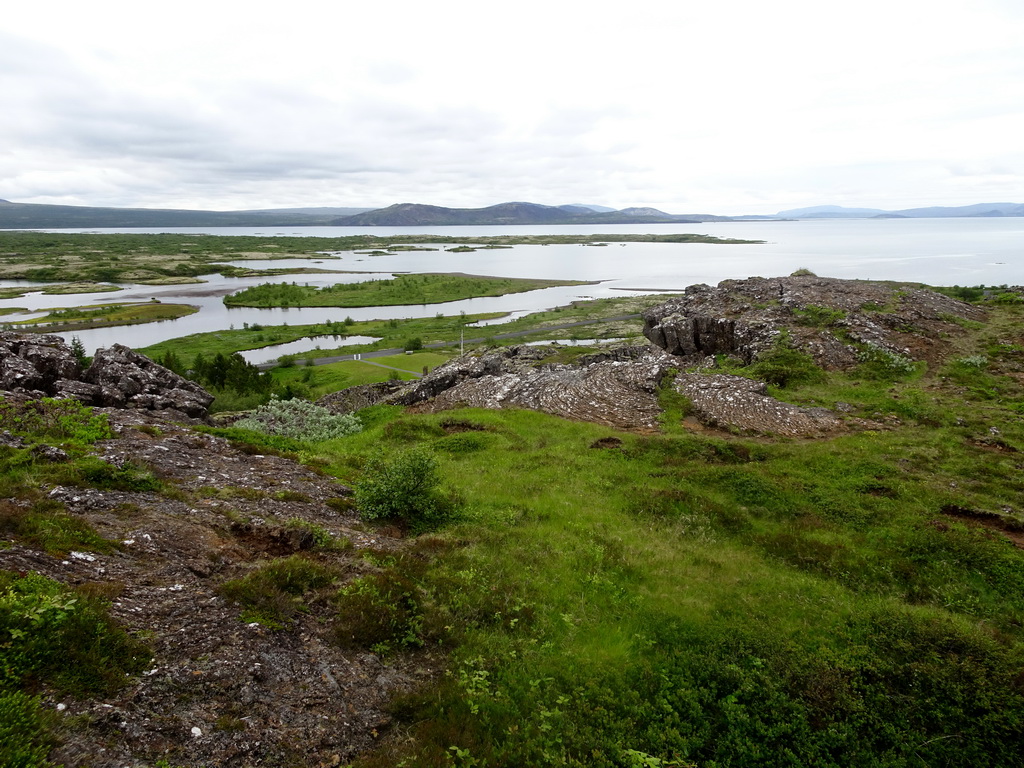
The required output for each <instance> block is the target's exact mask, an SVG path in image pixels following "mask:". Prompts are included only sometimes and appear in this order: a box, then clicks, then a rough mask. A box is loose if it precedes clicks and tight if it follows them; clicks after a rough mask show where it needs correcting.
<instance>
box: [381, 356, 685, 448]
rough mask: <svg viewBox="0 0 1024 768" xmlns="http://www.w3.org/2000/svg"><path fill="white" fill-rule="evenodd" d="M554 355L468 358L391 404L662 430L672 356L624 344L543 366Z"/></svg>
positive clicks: (446, 366) (673, 362) (437, 372)
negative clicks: (530, 413) (515, 411)
mask: <svg viewBox="0 0 1024 768" xmlns="http://www.w3.org/2000/svg"><path fill="white" fill-rule="evenodd" d="M553 354H554V351H553V350H552V349H546V348H542V347H529V346H517V347H508V348H504V349H497V350H488V351H486V352H485V353H484V354H482V355H463V356H462V357H459V358H456V359H455V360H452V361H450V362H449V363H446V364H444V365H441V366H438V368H436V369H435V370H434V371H433V372H432V373H431V374H429V375H428V376H426V377H424V378H423V379H422V380H420V381H418V382H416V383H414V384H413V385H411V386H410V387H408V388H407V389H405V390H403V391H401V392H399V393H398V394H397V395H394V396H392V397H391V398H389V399H388V401H389V402H394V403H397V404H401V405H415V404H418V403H424V405H422V406H421V408H422V409H424V410H446V409H449V408H458V407H465V406H468V407H477V408H495V409H497V408H529V409H531V410H536V411H543V412H544V413H550V414H552V415H555V416H561V417H563V418H567V419H575V420H578V421H590V422H594V423H596V424H604V425H606V426H609V427H618V428H620V429H636V428H641V429H652V428H655V427H656V426H657V424H658V417H659V416H660V414H661V406H660V405H659V403H658V396H657V390H658V385H659V384H660V383H661V380H662V378H663V377H664V376H665V374H666V372H667V371H668V370H669V369H670V368H671V367H672V366H673V365H676V364H677V361H676V360H674V359H673V358H672V357H671V356H669V355H667V354H665V353H664V352H662V351H661V350H659V349H656V348H654V347H650V346H642V347H620V348H618V349H617V350H616V351H615V352H614V353H606V354H599V355H594V356H589V357H585V358H580V359H579V360H577V362H576V363H574V364H572V365H568V364H555V363H546V362H544V361H545V359H546V358H548V357H550V356H551V355H553Z"/></svg>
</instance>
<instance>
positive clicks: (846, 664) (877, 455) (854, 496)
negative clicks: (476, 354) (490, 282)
mask: <svg viewBox="0 0 1024 768" xmlns="http://www.w3.org/2000/svg"><path fill="white" fill-rule="evenodd" d="M1011 316H1012V317H1013V320H1012V322H1010V320H1009V318H1010V317H1011ZM1021 327H1022V323H1021V317H1020V313H1019V310H1012V312H1011V311H1008V312H1006V313H1000V314H999V315H997V316H996V317H994V319H993V321H992V329H993V330H992V332H986V331H979V332H978V333H976V334H974V335H973V336H972V338H971V339H970V340H969V341H964V342H961V347H962V348H961V350H960V351H959V352H962V353H964V356H963V357H960V356H957V357H956V358H954V359H953V360H951V361H949V362H948V363H947V364H945V365H944V366H943V367H941V368H939V369H936V370H932V371H928V372H926V373H924V374H923V375H922V373H921V372H917V373H914V374H913V375H910V376H908V377H906V378H905V379H899V380H890V381H878V380H873V379H864V378H860V377H858V376H857V375H856V374H851V375H838V374H837V375H832V376H830V377H828V379H827V380H826V381H825V382H824V383H822V382H818V383H814V384H809V385H806V386H803V387H794V388H791V389H788V390H783V391H779V390H777V391H778V392H779V394H781V395H783V396H785V397H786V398H787V399H789V400H791V401H796V402H804V403H808V404H811V403H832V404H834V403H835V402H837V401H840V400H841V401H842V402H845V403H847V404H848V405H849V406H850V407H852V408H853V409H854V410H853V413H854V415H856V416H860V417H863V418H873V419H881V420H882V422H884V423H885V424H886V426H885V427H884V428H882V429H875V430H865V431H860V432H855V433H852V434H849V435H846V436H842V437H838V438H834V439H830V440H821V441H788V440H787V441H774V440H766V439H752V438H744V437H740V436H733V435H728V434H723V435H717V436H708V435H697V434H692V433H689V432H687V431H686V430H685V429H683V428H682V427H680V426H679V424H678V423H671V424H668V425H666V430H665V432H664V433H663V434H659V435H635V434H629V433H621V432H613V431H610V430H608V429H605V428H601V427H597V426H593V425H589V424H577V423H569V422H565V421H561V420H559V419H556V418H552V417H548V416H545V415H542V414H538V413H532V412H524V411H500V412H494V411H482V410H463V411H452V412H446V413H443V414H434V415H409V414H404V413H403V412H402V411H401V410H400V409H396V408H375V409H371V410H370V411H369V412H368V413H367V414H366V416H365V419H366V421H367V423H368V428H367V429H366V431H364V432H363V433H362V434H359V435H355V436H351V437H348V438H345V439H344V440H339V441H337V442H335V443H329V444H323V445H321V446H320V447H319V449H318V451H317V452H318V455H319V456H320V457H321V459H322V460H323V461H325V462H327V463H328V464H329V465H330V466H331V467H333V471H334V472H335V473H336V474H338V476H339V477H340V478H341V479H342V480H344V481H346V482H358V480H359V477H360V474H361V471H362V470H361V468H362V467H363V466H364V463H365V462H366V461H367V460H368V459H369V458H370V457H372V456H374V455H378V454H380V453H383V454H384V455H386V456H396V455H399V454H401V453H402V452H404V451H406V450H408V449H410V448H413V447H417V448H419V449H421V450H426V451H427V452H429V454H430V455H432V456H434V457H435V458H436V460H437V462H438V464H439V466H440V469H441V476H442V477H443V478H444V481H443V485H444V489H445V490H446V492H447V493H448V494H449V495H450V496H451V498H454V499H457V500H459V501H460V503H461V510H462V511H461V516H460V517H459V520H458V522H457V523H455V524H453V525H452V526H450V527H449V528H447V529H446V530H444V531H443V532H442V533H441V534H440V536H439V537H435V538H433V539H429V538H428V539H425V540H424V543H423V545H422V546H425V547H426V546H429V547H430V548H431V550H432V551H434V552H440V553H441V554H439V555H436V556H435V559H434V560H433V565H432V566H431V568H430V569H429V570H428V571H426V573H424V574H422V575H419V576H418V577H417V579H418V581H417V583H418V588H419V589H420V590H421V592H422V605H423V609H422V610H423V615H422V617H421V618H420V620H419V623H418V625H417V626H418V627H419V633H418V636H417V639H416V642H417V643H423V644H424V645H427V646H428V647H435V648H441V649H445V650H446V651H447V652H448V653H450V665H449V672H448V674H447V675H446V676H445V677H444V679H443V680H442V681H441V683H440V684H439V685H438V686H436V687H433V688H429V689H426V690H424V691H422V692H420V693H419V694H417V695H414V696H411V697H407V698H405V699H403V700H401V701H400V702H398V703H396V705H395V712H396V714H397V716H398V717H399V721H400V724H399V726H398V727H397V729H396V733H397V734H398V735H397V737H396V738H395V739H394V740H393V741H392V742H389V743H387V744H386V745H384V746H383V747H382V748H381V749H380V750H379V751H378V752H377V753H376V754H375V755H373V756H370V757H367V758H365V759H364V760H362V761H361V762H359V763H358V765H360V766H364V767H367V766H385V765H397V764H403V765H409V766H414V765H415V766H420V765H423V766H437V765H487V766H513V765H516V766H518V765H566V766H691V765H693V766H700V767H701V768H706V767H710V766H740V765H743V766H746V765H750V766H754V765H756V766H803V765H815V766H850V765H862V766H876V765H884V766H922V768H923V767H924V766H936V765H943V766H980V765H986V766H1003V765H1012V764H1014V763H1015V761H1016V760H1017V759H1018V758H1019V748H1018V745H1019V743H1020V742H1021V738H1022V737H1024V687H1022V686H1021V678H1020V673H1019V670H1020V668H1021V663H1022V661H1024V628H1022V625H1021V617H1022V616H1024V552H1022V550H1021V549H1019V548H1018V547H1016V546H1015V545H1014V543H1013V541H1012V540H1011V538H1008V537H1011V536H1017V537H1018V540H1021V541H1024V540H1022V539H1021V534H1022V533H1024V509H1022V508H1021V505H1020V500H1021V498H1024V480H1022V477H1024V473H1022V471H1021V470H1022V466H1021V458H1020V456H1021V455H1022V454H1021V452H1022V451H1024V407H1022V402H1024V398H1022V395H1024V387H1022V384H1021V381H1020V379H1019V376H1018V378H1015V377H1014V376H1013V375H1011V374H1015V373H1016V374H1019V372H1020V370H1021V368H1022V367H1024V343H1022V339H1024V337H1022V335H1021ZM1010 334H1014V335H1013V336H1011V335H1010ZM1012 338H1015V339H1016V342H1012V341H1011V339H1012ZM982 355H983V356H984V358H985V360H986V362H985V363H984V364H982V363H979V362H977V358H979V357H980V356H982ZM971 360H974V362H973V363H972V362H969V361H971ZM964 361H968V362H964ZM993 429H995V430H996V431H993ZM602 438H603V439H604V441H603V443H598V441H599V440H601V439H602ZM608 438H612V439H611V440H609V439H608ZM616 441H618V442H616ZM597 445H603V447H595V446H597ZM983 522H984V523H985V524H984V525H982V523H983ZM430 542H433V543H430ZM403 568H406V571H404V572H405V573H407V574H410V573H411V574H415V573H417V571H415V569H413V568H412V567H411V566H410V567H408V568H407V567H406V566H405V565H403V564H402V563H401V562H399V563H398V564H396V565H394V566H393V570H396V571H398V572H403ZM402 760H405V761H406V762H404V763H401V761H402Z"/></svg>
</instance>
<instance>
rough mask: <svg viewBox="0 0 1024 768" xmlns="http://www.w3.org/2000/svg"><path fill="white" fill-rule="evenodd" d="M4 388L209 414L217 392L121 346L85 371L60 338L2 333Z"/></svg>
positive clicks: (104, 403)
mask: <svg viewBox="0 0 1024 768" xmlns="http://www.w3.org/2000/svg"><path fill="white" fill-rule="evenodd" d="M0 391H7V392H23V393H30V394H32V395H34V396H39V395H40V394H42V395H48V396H52V397H72V398H75V399H76V400H79V401H80V402H82V403H84V404H85V405H95V406H105V407H112V408H143V409H146V410H175V411H179V412H180V413H183V414H185V415H186V416H190V417H192V418H205V417H206V415H207V413H208V409H209V407H210V403H212V402H213V395H211V394H210V393H209V392H207V391H206V390H205V389H203V388H202V387H201V386H199V385H198V384H196V383H195V382H193V381H189V380H188V379H186V378H183V377H181V376H179V375H178V374H176V373H174V372H173V371H170V370H168V369H167V368H164V367H163V366H162V365H158V364H157V363H154V362H153V361H152V360H150V359H149V358H148V357H146V356H145V355H141V354H139V353H138V352H134V351H132V350H131V349H129V348H128V347H125V346H123V345H121V344H115V345H114V346H112V347H110V348H109V349H101V350H98V351H97V352H96V356H95V357H94V358H93V360H92V364H91V365H90V366H89V367H88V368H86V369H85V370H82V368H81V366H80V365H79V363H78V359H77V358H76V357H75V354H74V352H72V351H71V348H70V347H69V346H68V345H67V344H66V343H65V342H64V340H63V339H62V338H60V337H59V336H50V335H35V334H20V333H10V332H3V333H0Z"/></svg>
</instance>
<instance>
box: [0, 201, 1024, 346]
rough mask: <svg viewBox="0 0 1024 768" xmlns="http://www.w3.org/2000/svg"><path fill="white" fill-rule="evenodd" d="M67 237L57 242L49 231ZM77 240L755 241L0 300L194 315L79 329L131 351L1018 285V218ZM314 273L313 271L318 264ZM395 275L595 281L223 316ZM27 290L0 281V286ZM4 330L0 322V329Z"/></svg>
mask: <svg viewBox="0 0 1024 768" xmlns="http://www.w3.org/2000/svg"><path fill="white" fill-rule="evenodd" d="M60 231H65V232H66V231H69V230H60ZM70 231H81V232H139V233H144V232H154V233H155V232H179V233H185V234H204V233H205V234H215V235H253V234H260V235H266V236H280V237H291V236H318V237H339V236H345V235H353V234H372V235H376V236H377V237H379V238H381V240H382V241H383V242H386V240H387V236H388V235H395V234H402V235H408V234H420V233H423V234H441V235H449V236H456V237H458V236H460V235H462V236H467V237H469V236H479V235H502V234H508V235H512V234H601V233H605V234H607V233H617V234H630V233H653V234H662V233H666V234H667V233H680V232H693V233H699V234H708V235H715V236H718V237H731V238H742V239H748V240H764V241H766V242H765V243H763V244H756V245H755V244H751V245H713V244H704V243H685V244H672V243H626V244H618V243H612V244H610V245H608V246H604V247H595V246H582V245H547V246H540V245H528V246H516V247H514V248H511V249H495V250H478V251H475V252H473V253H451V252H449V251H412V252H397V253H393V254H387V255H383V256H370V255H367V254H356V253H351V252H344V253H340V254H336V255H335V256H336V257H332V255H326V256H320V257H317V258H315V259H302V260H287V261H281V260H267V261H260V262H253V261H245V262H236V263H239V264H244V265H246V266H252V267H271V266H284V265H292V266H315V267H321V268H325V269H338V270H351V271H357V272H366V271H372V272H376V273H378V274H345V275H296V276H293V277H287V276H286V277H274V278H224V277H221V276H219V275H211V276H206V277H205V278H204V279H206V280H207V281H208V282H207V283H205V284H202V285H183V286H160V287H153V286H138V285H136V286H126V288H125V290H123V291H119V292H116V293H113V292H111V293H101V294H80V295H75V296H43V295H41V294H30V295H29V296H25V297H22V298H19V299H7V300H2V301H0V307H25V308H28V309H30V310H41V309H45V308H50V307H62V306H72V305H79V304H87V303H94V302H95V303H103V302H121V301H140V300H148V299H150V298H158V299H160V300H161V301H165V302H182V303H188V304H194V305H196V306H199V307H200V312H198V313H197V314H194V315H191V316H189V317H184V318H179V319H177V320H170V321H165V322H162V323H151V324H148V325H139V326H132V327H122V328H113V329H105V328H99V329H94V330H90V331H81V332H77V333H75V334H63V335H65V336H66V337H67V338H70V337H71V335H77V336H78V337H79V338H80V339H81V340H82V342H83V344H84V345H85V346H86V348H87V349H90V350H91V349H94V348H96V347H102V346H109V345H110V344H112V343H114V342H120V343H124V344H128V345H130V346H137V347H143V346H146V345H148V344H153V343H156V342H158V341H162V340H165V339H170V338H174V337H177V336H184V335H186V334H190V333H197V332H200V331H211V330H217V329H220V328H228V327H230V326H232V325H234V326H235V327H241V325H242V323H245V322H248V323H250V324H251V323H254V322H256V323H262V324H264V325H275V324H281V323H288V324H290V325H298V324H304V323H318V322H324V321H329V320H343V319H344V318H345V317H346V316H348V317H352V318H353V319H355V320H368V319H386V318H392V317H395V318H408V317H431V316H433V315H435V314H438V313H442V314H445V315H453V314H454V315H457V314H459V313H460V312H466V313H467V314H473V313H477V312H518V313H523V312H529V311H536V310H540V309H548V308H550V307H553V306H557V305H560V304H566V303H568V302H570V301H573V300H577V299H587V298H600V297H606V296H621V295H623V291H631V290H640V291H644V292H662V291H674V290H681V289H682V288H685V287H686V286H688V285H692V284H694V283H709V284H714V283H717V282H719V281H721V280H725V279H730V278H744V277H749V276H752V275H761V276H764V277H772V276H778V275H788V274H790V273H791V272H793V271H794V270H797V269H800V268H807V269H810V270H812V271H813V272H815V273H816V274H818V275H822V276H828V277H840V278H863V279H871V280H905V281H914V282H922V283H928V284H931V285H978V284H985V285H1001V284H1010V285H1020V284H1024V218H1004V219H999V218H993V219H856V220H822V221H794V222H722V223H706V224H655V225H648V224H641V225H614V226H612V225H608V226H602V227H592V226H591V227H579V226H561V227H542V226H529V227H526V226H497V227H414V228H408V227H367V228H355V227H303V228H289V229H286V230H270V229H266V228H263V229H251V228H236V227H230V228H179V229H89V230H85V229H83V230H70ZM317 262H319V263H317ZM396 272H466V273H470V274H478V275H499V276H503V277H536V278H552V279H574V280H594V281H600V282H599V284H597V285H587V286H574V287H566V288H547V289H543V290H539V291H531V292H529V293H521V294H512V295H509V296H501V297H494V298H485V299H470V300H467V301H457V302H450V303H448V304H430V305H417V306H404V307H371V308H365V309H355V308H353V309H339V308H305V309H294V308H292V309H249V308H234V309H229V308H227V307H225V306H224V304H223V303H222V298H223V296H224V295H225V294H227V293H232V292H234V291H238V290H241V289H242V288H245V287H247V286H249V285H253V284H257V283H262V282H280V281H286V280H287V281H291V280H294V281H295V282H297V283H300V284H302V283H308V284H309V285H326V284H330V283H335V282H354V281H356V280H366V279H375V278H382V277H390V276H391V275H392V274H394V273H396ZM15 284H25V283H23V282H20V281H0V286H3V285H15ZM4 319H7V318H3V317H0V322H2V321H3V320H4Z"/></svg>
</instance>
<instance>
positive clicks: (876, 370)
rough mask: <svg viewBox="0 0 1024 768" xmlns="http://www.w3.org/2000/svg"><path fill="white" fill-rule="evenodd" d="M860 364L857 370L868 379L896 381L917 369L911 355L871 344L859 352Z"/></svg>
mask: <svg viewBox="0 0 1024 768" xmlns="http://www.w3.org/2000/svg"><path fill="white" fill-rule="evenodd" d="M857 359H858V360H860V365H859V366H858V367H857V372H858V373H859V374H860V375H861V376H863V377H864V378H866V379H874V380H876V381H894V380H896V379H902V378H905V377H907V376H909V375H910V374H912V373H913V372H914V371H915V370H917V368H916V366H915V365H914V361H913V360H911V359H910V358H909V357H906V356H904V355H900V354H898V353H896V352H890V351H889V350H887V349H883V348H882V347H877V346H874V345H873V344H869V345H867V346H865V347H864V348H863V349H862V350H860V352H858V353H857Z"/></svg>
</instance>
